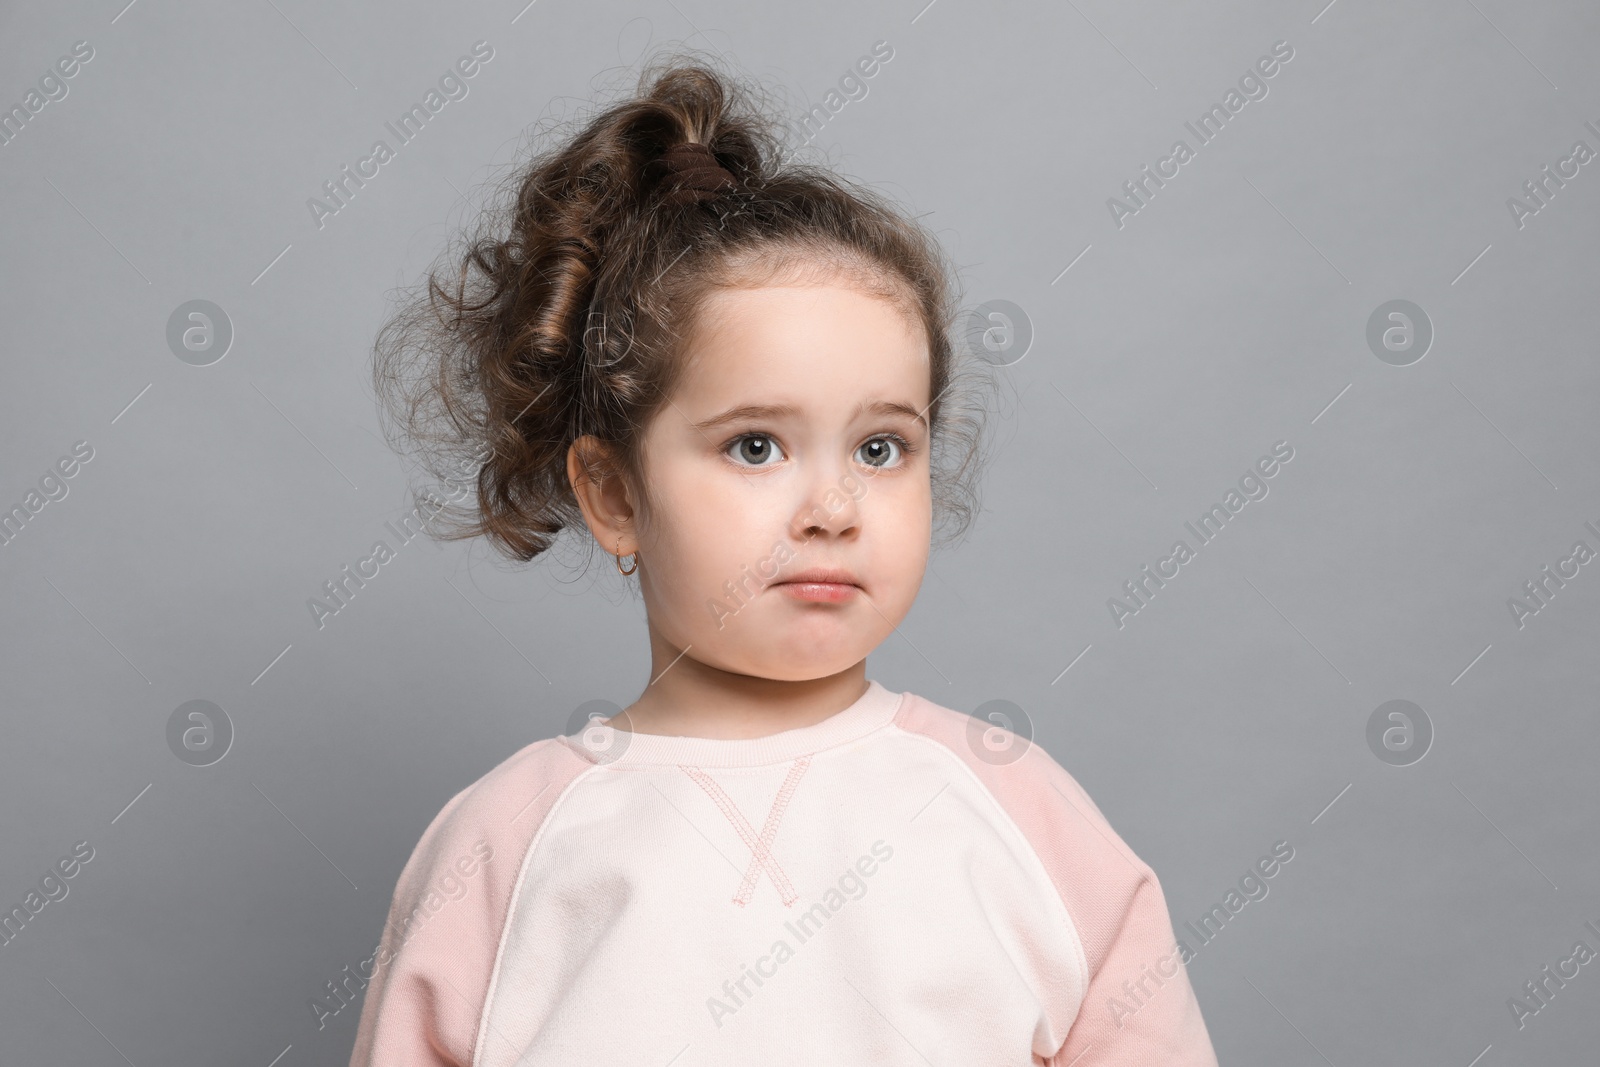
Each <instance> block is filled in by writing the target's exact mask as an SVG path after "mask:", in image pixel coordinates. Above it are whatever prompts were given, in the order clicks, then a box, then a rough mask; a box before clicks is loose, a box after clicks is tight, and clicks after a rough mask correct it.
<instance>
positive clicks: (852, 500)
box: [790, 468, 865, 543]
mask: <svg viewBox="0 0 1600 1067" xmlns="http://www.w3.org/2000/svg"><path fill="white" fill-rule="evenodd" d="M864 491H865V483H864V482H863V481H862V479H861V476H860V475H859V474H856V473H855V472H854V471H851V470H848V469H846V470H839V469H837V468H835V469H833V470H831V471H829V472H827V473H826V474H822V475H821V476H819V477H818V478H816V479H815V480H813V481H812V482H810V483H808V486H807V491H806V493H805V494H804V496H803V497H802V498H801V502H800V505H799V507H798V508H797V509H796V510H795V515H794V519H793V521H792V522H791V524H790V533H791V535H792V536H793V537H794V539H795V540H796V541H799V542H801V543H804V542H806V541H810V540H812V539H814V538H817V537H822V536H825V535H826V536H832V537H849V536H853V535H854V534H855V533H856V532H857V531H859V529H860V526H861V509H860V507H859V501H860V497H861V496H862V495H863V493H864Z"/></svg>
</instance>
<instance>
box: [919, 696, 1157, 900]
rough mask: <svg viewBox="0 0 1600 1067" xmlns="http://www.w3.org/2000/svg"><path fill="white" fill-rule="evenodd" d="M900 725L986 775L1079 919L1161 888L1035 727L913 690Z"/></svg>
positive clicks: (978, 775) (993, 792) (981, 779)
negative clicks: (1032, 732)
mask: <svg viewBox="0 0 1600 1067" xmlns="http://www.w3.org/2000/svg"><path fill="white" fill-rule="evenodd" d="M895 725H896V726H898V727H899V728H900V729H901V730H903V731H905V732H907V733H910V734H916V735H920V736H922V737H924V738H926V739H928V740H929V741H931V742H933V743H935V744H937V745H939V746H941V747H942V748H944V749H946V750H947V751H948V752H949V754H950V757H951V758H952V759H953V760H955V761H957V762H959V763H960V764H962V765H963V766H965V767H966V768H967V770H968V771H970V772H971V773H972V774H973V776H974V777H976V778H977V779H978V781H979V782H980V783H981V784H982V785H983V787H984V788H985V789H986V790H987V791H988V793H989V795H990V796H991V797H993V798H994V801H995V803H996V804H998V805H999V806H1000V807H1001V808H1002V809H1003V810H1004V811H1005V812H1006V814H1007V815H1008V816H1010V818H1011V820H1012V822H1014V823H1015V824H1016V825H1017V828H1018V829H1019V830H1020V831H1021V832H1022V835H1023V836H1024V837H1025V838H1026V839H1027V841H1028V843H1029V845H1030V846H1031V847H1032V849H1033V851H1034V853H1035V854H1036V855H1037V856H1038V857H1039V859H1040V861H1041V862H1042V863H1043V864H1044V866H1045V869H1046V870H1047V871H1048V872H1049V874H1050V878H1051V880H1052V881H1053V882H1054V883H1055V885H1056V888H1057V889H1058V890H1059V891H1060V892H1061V895H1062V897H1063V899H1064V900H1065V902H1066V903H1067V906H1068V909H1069V911H1071V912H1072V913H1073V915H1074V916H1075V917H1076V918H1079V919H1080V920H1081V919H1083V918H1085V917H1091V916H1100V915H1104V914H1106V913H1108V912H1113V911H1118V910H1120V909H1122V908H1124V907H1126V906H1127V904H1128V903H1129V902H1131V900H1132V899H1133V897H1134V896H1135V895H1137V894H1138V893H1139V892H1140V891H1141V890H1142V889H1144V888H1146V887H1148V888H1152V889H1157V890H1159V884H1158V883H1157V881H1156V876H1155V872H1154V871H1152V870H1151V868H1150V866H1149V865H1148V864H1147V863H1145V861H1144V860H1142V859H1140V858H1139V857H1138V855H1136V854H1135V853H1134V851H1133V850H1132V849H1131V848H1129V847H1128V844H1127V842H1125V841H1124V840H1123V839H1122V837H1121V836H1120V835H1119V834H1118V833H1117V832H1116V830H1115V829H1113V828H1112V826H1111V823H1110V822H1109V821H1108V820H1107V819H1106V817H1105V815H1104V813H1102V812H1101V810H1100V808H1099V806H1098V805H1096V804H1095V802H1094V800H1093V799H1091V798H1090V796H1089V794H1088V793H1087V792H1086V791H1085V790H1084V788H1083V786H1081V785H1079V784H1078V780H1077V779H1076V778H1074V777H1073V776H1072V775H1071V774H1070V773H1068V772H1067V770H1066V768H1064V767H1063V766H1062V765H1061V764H1060V763H1059V762H1057V761H1056V759H1055V758H1054V757H1053V756H1051V755H1050V753H1049V752H1047V751H1046V750H1045V749H1044V747H1043V746H1042V745H1039V744H1038V743H1036V742H1034V741H1033V740H1032V739H1031V738H1029V737H1027V736H1025V734H1026V733H1027V731H1024V732H1023V733H1018V732H1016V731H1015V730H1012V729H1010V728H1009V727H1008V726H1007V725H1006V724H1005V723H1003V722H1000V721H990V720H987V719H980V718H976V717H974V716H972V715H968V714H966V713H965V712H961V711H956V710H953V709H951V708H947V707H943V706H942V705H939V704H935V703H934V702H933V701H931V700H928V699H926V698H925V697H921V696H918V695H917V694H915V693H907V694H906V698H905V700H904V701H903V702H902V703H901V706H900V711H899V714H898V715H897V716H896V718H895ZM1013 725H1014V724H1013Z"/></svg>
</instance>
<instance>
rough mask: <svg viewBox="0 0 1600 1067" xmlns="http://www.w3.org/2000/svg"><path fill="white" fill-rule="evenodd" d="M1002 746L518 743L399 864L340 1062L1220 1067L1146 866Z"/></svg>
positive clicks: (1042, 772)
mask: <svg viewBox="0 0 1600 1067" xmlns="http://www.w3.org/2000/svg"><path fill="white" fill-rule="evenodd" d="M986 728H987V724H985V723H982V722H980V721H979V720H976V719H973V718H972V717H971V716H968V715H965V714H963V713H961V712H958V711H952V710H950V709H949V708H944V707H940V706H938V705H936V704H933V703H931V702H930V701H928V700H925V699H923V698H921V697H919V696H917V695H915V694H913V693H894V692H891V691H889V690H888V689H886V688H884V687H883V686H882V685H880V684H878V683H877V682H871V683H869V685H868V689H867V691H866V693H864V694H863V695H862V696H861V697H860V699H858V700H857V701H856V702H855V703H853V704H851V705H850V706H849V707H847V708H845V709H844V710H843V711H841V712H839V713H837V714H835V715H833V716H832V717H830V718H828V719H826V720H824V721H822V722H819V723H816V724H814V725H811V726H805V727H801V728H799V729H794V730H787V731H784V732H782V733H778V734H774V735H771V736H769V737H762V738H756V739H752V740H718V739H712V738H699V737H668V736H664V735H659V734H638V733H628V732H625V731H621V732H619V731H616V730H614V729H612V728H611V727H608V726H598V725H597V726H594V727H592V728H590V729H588V730H586V731H584V732H583V733H582V734H578V735H573V736H571V737H564V738H550V739H547V740H544V741H538V742H535V743H534V744H531V745H528V746H527V747H526V748H524V749H522V750H521V751H519V752H517V753H516V754H515V755H513V756H511V757H510V758H509V759H507V760H506V761H505V762H503V763H501V764H500V765H499V766H498V767H496V768H494V769H493V770H491V771H490V772H489V773H488V774H486V775H484V776H483V777H482V778H481V779H479V780H478V781H477V782H475V783H473V784H472V785H471V786H468V787H467V788H466V789H464V790H462V791H461V792H460V793H458V794H456V795H455V796H454V797H453V798H451V800H450V802H449V803H448V804H446V805H445V806H444V808H443V810H441V811H440V812H439V814H438V815H437V816H436V817H435V818H434V820H433V822H432V824H431V825H429V827H428V829H427V830H426V831H425V832H424V833H423V835H422V839H421V841H420V842H419V843H418V844H417V847H416V850H415V852H413V854H412V856H411V859H410V860H409V861H408V862H407V863H406V866H405V869H404V870H403V871H402V872H401V874H400V881H399V884H398V885H397V886H396V888H395V893H394V900H393V903H392V905H391V906H390V909H389V917H388V922H387V924H386V926H385V928H384V932H383V935H382V940H381V942H380V944H379V947H378V951H377V952H376V953H375V954H374V957H373V959H372V961H371V964H370V969H367V970H365V971H364V973H363V977H368V978H370V984H369V986H368V988H367V994H366V1002H365V1004H364V1006H363V1008H362V1013H361V1023H360V1028H359V1031H358V1033H357V1035H356V1044H355V1051H354V1054H353V1055H352V1057H351V1060H350V1062H351V1064H352V1067H441V1065H450V1067H513V1065H515V1067H546V1065H549V1067H572V1065H575V1064H602V1063H608V1064H609V1063H616V1064H630V1065H636V1064H650V1065H662V1067H665V1065H667V1064H671V1065H672V1067H700V1065H724V1064H725V1065H735V1064H737V1065H740V1067H747V1065H749V1064H752V1063H760V1064H763V1065H769V1067H771V1065H780V1064H794V1065H802V1064H803V1065H806V1067H814V1065H816V1064H823V1063H826V1064H873V1065H879V1067H881V1065H891V1064H893V1065H901V1064H904V1065H906V1067H928V1065H930V1064H957V1065H961V1067H978V1065H982V1067H1002V1065H1012V1064H1015V1065H1018V1067H1027V1065H1036V1064H1044V1065H1049V1067H1068V1065H1071V1067H1109V1065H1117V1067H1135V1065H1138V1067H1215V1064H1216V1062H1217V1061H1216V1056H1215V1054H1214V1053H1213V1051H1212V1048H1211V1041H1210V1037H1209V1035H1208V1034H1207V1032H1206V1026H1205V1022H1204V1020H1203V1019H1202V1018H1201V1014H1200V1006H1199V1004H1198V1003H1197V1002H1196V1001H1195V997H1194V993H1193V991H1192V989H1191V988H1190V985H1189V981H1188V977H1187V974H1186V972H1185V970H1184V966H1183V963H1182V961H1181V959H1180V957H1179V953H1178V950H1177V948H1176V947H1175V945H1176V942H1175V940H1174V937H1173V931H1172V924H1171V920H1170V919H1169V917H1168V915H1167V909H1166V903H1165V900H1164V899H1163V897H1162V893H1161V886H1160V884H1159V883H1158V882H1157V881H1156V876H1155V874H1154V873H1153V872H1152V871H1151V869H1150V868H1149V866H1147V865H1146V864H1145V863H1144V862H1143V861H1141V860H1140V859H1139V858H1138V857H1137V856H1135V855H1134V854H1133V853H1132V852H1131V851H1130V850H1129V849H1128V846H1127V845H1126V844H1124V843H1123V841H1122V839H1121V838H1119V837H1118V836H1117V834H1116V832H1115V831H1114V830H1112V829H1111V827H1110V825H1109V824H1108V823H1107V822H1106V820H1105V817H1104V816H1103V815H1102V814H1101V813H1100V810H1099V809H1098V808H1097V807H1095V804H1094V802H1093V801H1092V800H1090V799H1089V797H1088V795H1087V794H1086V793H1085V792H1084V791H1083V789H1082V788H1081V787H1080V786H1079V785H1078V783H1077V782H1075V781H1074V780H1073V779H1072V777H1071V776H1070V775H1068V774H1067V772H1066V771H1064V770H1062V769H1061V767H1060V766H1059V765H1058V764H1057V763H1056V762H1055V761H1054V760H1053V759H1051V757H1050V756H1049V754H1048V753H1046V752H1045V751H1044V749H1042V748H1040V747H1039V746H1037V745H1030V746H1027V747H1026V750H1025V752H1024V754H1023V755H1022V757H1021V758H1020V759H1016V760H1014V761H1013V762H1009V763H1004V762H1000V761H998V760H995V759H994V758H993V756H992V751H993V750H992V749H990V748H988V747H986V746H985V745H984V744H983V739H982V736H981V732H982V731H983V730H984V729H986ZM985 757H989V758H987V759H986V758H985Z"/></svg>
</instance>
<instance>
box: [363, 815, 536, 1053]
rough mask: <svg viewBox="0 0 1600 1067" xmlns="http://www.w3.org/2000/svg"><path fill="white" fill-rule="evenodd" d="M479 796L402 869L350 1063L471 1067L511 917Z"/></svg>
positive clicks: (497, 845) (442, 823)
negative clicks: (502, 938) (496, 958)
mask: <svg viewBox="0 0 1600 1067" xmlns="http://www.w3.org/2000/svg"><path fill="white" fill-rule="evenodd" d="M471 793H472V790H471V789H470V788H469V789H467V790H463V791H462V792H461V793H458V794H457V795H456V796H455V797H453V798H452V799H451V800H450V801H449V803H447V804H446V805H445V806H444V808H443V809H441V810H440V812H439V814H438V815H436V816H435V817H434V819H433V821H432V823H431V824H430V825H429V826H428V828H427V829H426V830H425V831H424V832H423V834H422V837H421V839H420V840H419V841H418V842H417V845H416V847H415V849H414V850H413V851H412V853H411V857H410V859H408V860H407V862H406V864H405V867H404V868H403V869H402V870H401V872H400V878H399V880H398V882H397V883H396V885H395V890H394V895H393V897H392V898H391V900H390V904H389V910H388V915H387V919H386V921H385V923H384V927H383V933H382V936H381V937H380V939H379V942H378V946H377V948H376V950H375V951H374V952H373V954H372V955H371V956H370V957H368V958H367V959H366V960H363V961H362V963H361V964H360V965H359V966H358V968H357V970H358V971H359V973H360V976H361V977H362V978H363V979H366V981H367V985H366V989H365V1002H364V1003H363V1005H362V1009H361V1021H360V1023H359V1025H358V1027H357V1031H356V1041H355V1047H354V1050H353V1052H352V1054H351V1057H350V1067H470V1064H471V1063H472V1058H473V1051H474V1046H475V1044H476V1040H477V1032H478V1024H479V1021H480V1019H481V1017H482V1012H483V1005H484V1001H485V997H486V996H487V990H488V986H489V979H490V972H491V970H492V968H493V965H494V956H495V952H496V950H497V947H498V944H499V929H500V926H501V924H502V922H503V921H504V915H505V910H504V901H503V900H502V899H500V898H501V897H502V896H503V895H504V894H503V885H504V883H505V882H506V881H507V879H505V878H504V877H500V876H499V875H500V874H501V871H500V868H501V867H503V866H505V865H506V864H508V863H511V862H513V861H512V859H511V857H510V856H508V855H505V854H504V853H505V852H506V849H505V848H504V847H503V842H497V841H495V840H493V838H494V835H493V834H491V833H487V832H486V831H485V827H484V826H483V825H482V821H483V820H482V818H481V815H482V813H481V811H480V810H478V809H479V805H475V804H474V803H472V799H471Z"/></svg>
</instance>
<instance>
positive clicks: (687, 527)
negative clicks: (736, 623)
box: [645, 477, 773, 612]
mask: <svg viewBox="0 0 1600 1067" xmlns="http://www.w3.org/2000/svg"><path fill="white" fill-rule="evenodd" d="M744 489H745V487H744V486H743V485H732V484H728V483H726V482H723V483H721V484H719V483H717V482H716V480H715V479H713V480H712V481H711V482H709V483H708V482H706V481H705V480H703V479H697V478H687V477H685V478H678V479H672V478H663V479H661V480H660V481H658V482H657V483H656V485H655V487H654V490H653V494H652V495H653V497H654V499H655V500H656V502H657V505H658V507H657V509H656V511H657V515H658V518H657V521H656V523H655V525H654V526H653V528H652V529H651V531H650V536H649V538H648V540H649V541H650V542H651V548H653V550H654V551H653V553H652V550H651V548H647V549H646V550H645V558H646V559H653V560H654V561H655V562H656V564H657V567H656V568H655V571H654V580H655V584H656V587H657V588H658V589H659V590H660V591H661V593H662V594H664V595H665V597H666V598H667V599H669V600H670V601H671V603H668V604H663V605H662V607H664V608H666V609H667V610H669V611H675V612H676V611H683V610H691V611H693V610H702V609H704V606H705V601H706V599H707V598H714V597H720V596H722V595H723V592H722V589H723V583H725V582H728V581H732V580H736V579H738V577H739V576H740V573H741V568H742V567H743V566H744V565H746V564H748V565H749V566H750V567H751V568H754V567H755V565H756V563H757V562H758V561H759V560H760V559H761V557H762V556H764V555H766V554H768V553H770V551H771V548H772V545H771V541H772V532H771V531H772V529H773V522H772V519H771V516H769V515H768V514H766V511H765V510H764V509H763V508H762V507H761V506H760V505H761V497H760V496H759V494H757V493H755V492H753V491H749V492H747V491H744ZM763 537H764V538H765V539H766V542H767V543H766V544H765V545H763V544H762V539H763Z"/></svg>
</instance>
